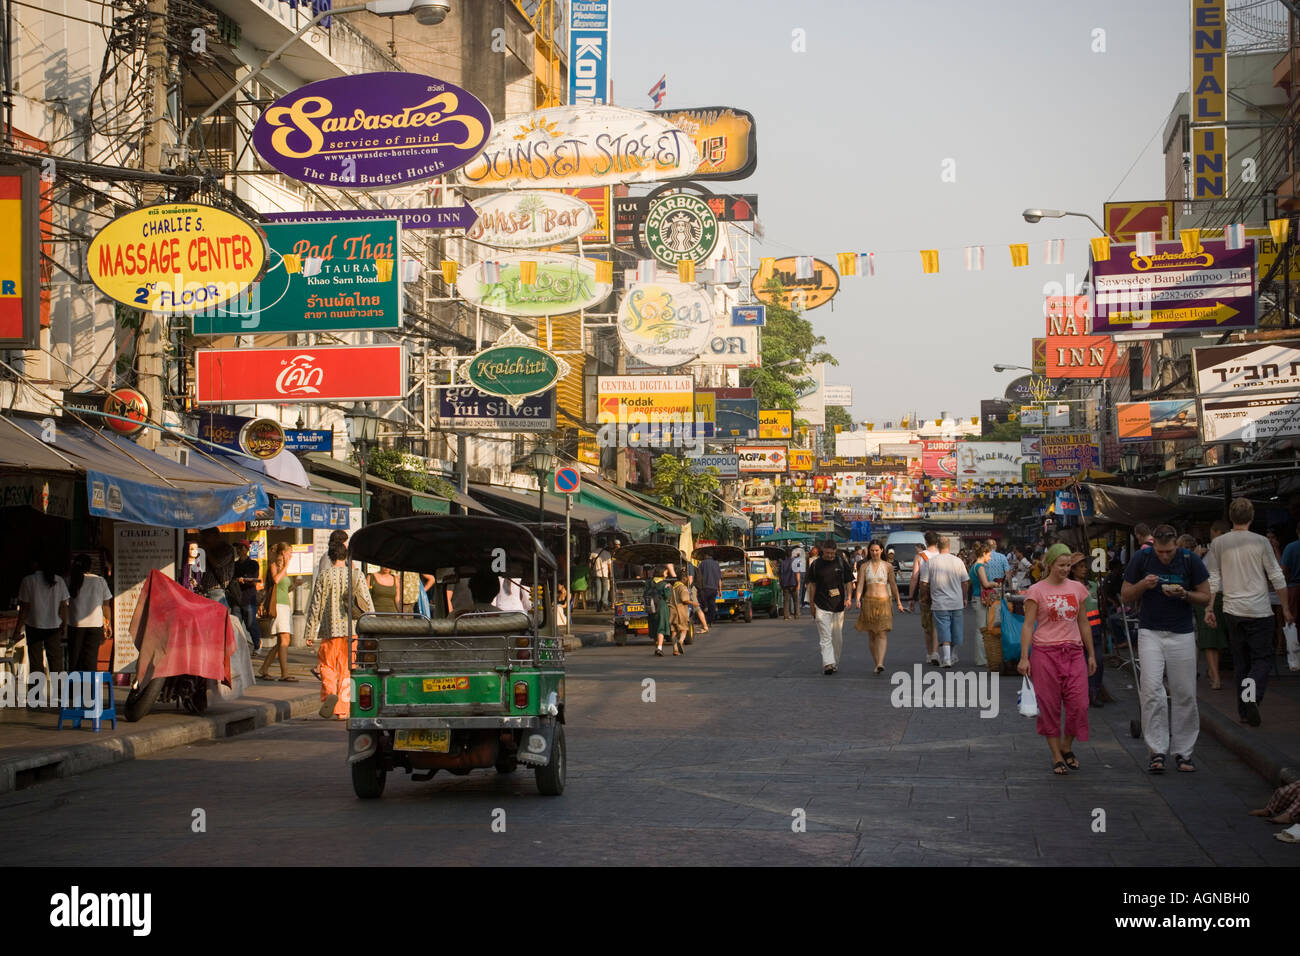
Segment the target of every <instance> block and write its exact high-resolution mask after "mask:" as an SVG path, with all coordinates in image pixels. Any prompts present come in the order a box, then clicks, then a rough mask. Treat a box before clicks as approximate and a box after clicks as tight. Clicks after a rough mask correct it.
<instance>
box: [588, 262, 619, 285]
mask: <svg viewBox="0 0 1300 956" xmlns="http://www.w3.org/2000/svg"><path fill="white" fill-rule="evenodd" d="M589 261H590V262H591V264H592V265H594V266H595V267H596V281H597V282H613V281H614V263H612V262H609V261H607V260H605V259H591V260H589Z"/></svg>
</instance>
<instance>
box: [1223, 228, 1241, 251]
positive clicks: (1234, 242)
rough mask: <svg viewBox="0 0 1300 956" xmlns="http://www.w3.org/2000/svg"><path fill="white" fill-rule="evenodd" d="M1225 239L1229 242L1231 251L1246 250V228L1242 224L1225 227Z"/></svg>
mask: <svg viewBox="0 0 1300 956" xmlns="http://www.w3.org/2000/svg"><path fill="white" fill-rule="evenodd" d="M1223 238H1224V239H1226V240H1227V241H1228V248H1229V249H1245V248H1246V227H1245V226H1244V225H1242V224H1241V223H1237V224H1236V225H1232V226H1225V227H1224V229H1223Z"/></svg>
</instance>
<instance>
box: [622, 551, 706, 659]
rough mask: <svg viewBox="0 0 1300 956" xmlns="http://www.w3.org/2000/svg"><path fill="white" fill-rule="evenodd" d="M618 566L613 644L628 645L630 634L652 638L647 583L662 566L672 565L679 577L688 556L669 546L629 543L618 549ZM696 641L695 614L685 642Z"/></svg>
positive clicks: (691, 642)
mask: <svg viewBox="0 0 1300 956" xmlns="http://www.w3.org/2000/svg"><path fill="white" fill-rule="evenodd" d="M618 563H619V565H620V566H621V567H622V572H621V573H620V574H619V575H618V577H617V578H616V579H615V581H614V602H613V603H614V643H615V644H620V645H621V644H626V643H627V638H628V635H629V634H641V635H644V636H646V637H649V638H652V639H653V637H654V635H653V634H652V633H651V632H650V618H649V615H647V614H646V608H645V597H644V595H645V586H646V582H647V581H649V580H652V579H653V577H654V569H655V567H656V566H658V565H661V564H671V565H672V566H673V570H674V571H677V572H678V574H680V573H681V569H682V567H683V566H684V565H685V564H686V559H685V556H684V555H683V554H682V552H681V551H680V550H678V549H677V548H675V547H673V546H672V545H670V544H629V545H627V546H626V547H623V548H619V549H618ZM694 642H695V619H694V616H693V615H692V617H691V623H690V626H689V627H688V628H687V631H686V640H685V643H687V644H693V643H694Z"/></svg>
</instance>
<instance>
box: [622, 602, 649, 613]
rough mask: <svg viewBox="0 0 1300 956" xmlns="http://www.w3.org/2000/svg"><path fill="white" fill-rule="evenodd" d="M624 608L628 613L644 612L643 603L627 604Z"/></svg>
mask: <svg viewBox="0 0 1300 956" xmlns="http://www.w3.org/2000/svg"><path fill="white" fill-rule="evenodd" d="M625 610H626V611H627V613H628V614H644V613H645V605H643V604H629V605H628V606H627V607H626V608H625Z"/></svg>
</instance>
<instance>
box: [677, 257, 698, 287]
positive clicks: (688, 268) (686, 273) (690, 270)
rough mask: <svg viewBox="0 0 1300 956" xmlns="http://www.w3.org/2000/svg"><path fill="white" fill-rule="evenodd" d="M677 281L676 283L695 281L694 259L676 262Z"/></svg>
mask: <svg viewBox="0 0 1300 956" xmlns="http://www.w3.org/2000/svg"><path fill="white" fill-rule="evenodd" d="M677 281H678V282H694V281H695V260H694V259H678V260H677Z"/></svg>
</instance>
